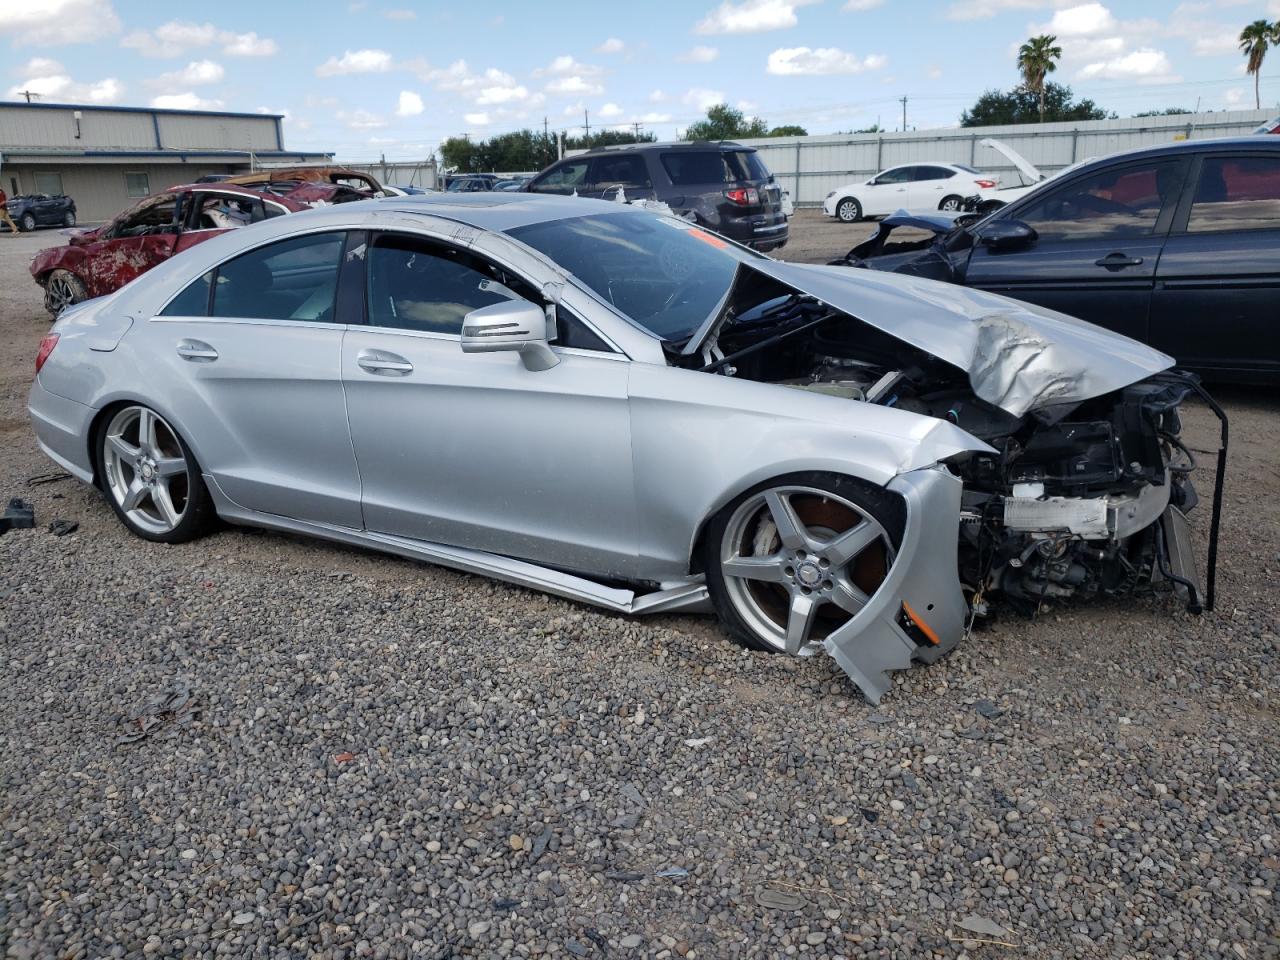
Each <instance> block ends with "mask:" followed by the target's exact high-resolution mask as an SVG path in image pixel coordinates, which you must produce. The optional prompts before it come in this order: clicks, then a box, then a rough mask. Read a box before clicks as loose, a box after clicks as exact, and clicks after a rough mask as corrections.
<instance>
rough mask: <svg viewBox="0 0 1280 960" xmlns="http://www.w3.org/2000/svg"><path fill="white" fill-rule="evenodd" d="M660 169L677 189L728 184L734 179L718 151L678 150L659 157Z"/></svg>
mask: <svg viewBox="0 0 1280 960" xmlns="http://www.w3.org/2000/svg"><path fill="white" fill-rule="evenodd" d="M660 159H661V161H662V169H664V170H666V171H667V176H668V177H670V178H671V182H672V183H673V184H675V185H676V186H677V187H684V186H690V185H699V184H708V183H728V182H729V181H731V180H733V179H734V177H733V175H732V173H731V171H730V170H729V168H728V167H727V166H726V165H725V162H724V157H723V156H722V154H721V152H720V151H719V150H680V151H677V152H675V153H664V154H662V155H661V157H660Z"/></svg>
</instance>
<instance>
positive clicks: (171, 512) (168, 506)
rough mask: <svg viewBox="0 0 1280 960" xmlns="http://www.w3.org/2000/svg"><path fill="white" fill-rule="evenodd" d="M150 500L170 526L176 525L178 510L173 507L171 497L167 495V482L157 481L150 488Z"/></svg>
mask: <svg viewBox="0 0 1280 960" xmlns="http://www.w3.org/2000/svg"><path fill="white" fill-rule="evenodd" d="M151 502H152V503H154V504H155V505H156V509H157V510H159V511H160V516H162V517H164V522H165V523H167V524H168V525H169V526H170V527H176V526H177V525H178V511H177V510H176V509H174V506H173V497H171V496H170V495H169V485H168V484H167V483H157V484H156V485H155V486H153V487H152V488H151Z"/></svg>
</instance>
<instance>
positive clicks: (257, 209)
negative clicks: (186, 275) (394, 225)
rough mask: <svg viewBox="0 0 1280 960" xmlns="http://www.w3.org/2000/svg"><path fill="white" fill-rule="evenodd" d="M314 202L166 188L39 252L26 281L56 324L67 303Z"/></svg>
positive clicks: (214, 186)
mask: <svg viewBox="0 0 1280 960" xmlns="http://www.w3.org/2000/svg"><path fill="white" fill-rule="evenodd" d="M326 186H327V185H326ZM330 189H333V188H332V187H331V188H330ZM316 199H318V198H315V199H311V200H310V202H304V201H303V200H301V198H293V197H290V196H288V195H287V194H285V195H279V194H276V193H273V192H268V191H265V190H254V189H248V188H246V187H242V186H237V185H234V184H228V183H195V184H188V185H186V186H181V187H173V188H171V189H169V190H166V191H165V192H163V193H158V194H156V195H155V196H151V197H147V198H146V199H145V200H143V201H141V202H140V203H138V204H136V205H135V206H132V207H130V208H129V209H128V210H126V211H124V213H121V214H120V215H119V216H117V217H116V218H115V219H114V220H112V221H111V222H109V223H107V224H104V225H103V226H101V227H98V228H97V229H96V230H84V231H81V232H79V233H76V234H73V235H72V236H71V237H70V241H69V242H68V243H67V245H66V246H63V247H51V248H49V249H48V250H41V251H40V252H39V253H37V254H36V255H35V258H34V259H33V260H32V261H31V275H32V276H33V277H35V280H36V283H38V284H40V286H42V287H44V306H45V309H46V310H48V311H49V313H51V314H52V315H53V316H55V317H56V316H58V314H60V313H61V312H62V311H63V310H64V309H66V308H67V307H68V306H69V305H71V304H73V303H79V302H80V301H81V300H88V299H89V298H91V297H101V296H105V295H106V294H108V293H113V292H115V291H116V290H119V289H120V288H121V287H123V286H124V285H125V284H126V283H128V282H129V281H130V280H132V279H133V278H134V277H136V276H139V275H140V274H143V273H146V272H147V271H148V270H150V269H151V268H152V267H154V266H155V265H156V264H158V263H163V262H164V261H165V260H168V259H169V258H170V257H172V256H173V255H174V254H175V253H181V252H182V251H183V250H186V249H187V248H188V247H192V246H195V245H196V244H197V243H199V242H200V241H202V240H207V239H208V238H209V237H215V236H217V235H218V234H220V233H223V232H224V231H227V230H232V229H235V228H236V227H243V226H246V225H248V224H250V223H257V222H258V221H260V220H266V219H268V218H270V217H279V216H283V215H284V214H287V213H297V212H298V211H301V210H306V209H307V208H308V207H310V206H312V205H314V204H315V202H316ZM329 202H333V201H329Z"/></svg>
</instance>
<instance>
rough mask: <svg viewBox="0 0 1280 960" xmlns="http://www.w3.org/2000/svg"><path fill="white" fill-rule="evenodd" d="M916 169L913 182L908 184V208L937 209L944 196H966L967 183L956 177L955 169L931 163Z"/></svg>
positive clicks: (920, 209)
mask: <svg viewBox="0 0 1280 960" xmlns="http://www.w3.org/2000/svg"><path fill="white" fill-rule="evenodd" d="M914 169H915V173H914V174H913V175H912V177H911V182H910V183H908V184H907V201H908V202H907V209H908V210H916V211H925V210H937V209H938V208H939V206H940V205H941V204H942V200H943V198H944V197H947V196H951V195H955V196H959V197H963V196H964V192H965V184H964V183H963V181H959V180H958V178H956V172H955V171H954V170H949V169H947V168H946V167H937V166H933V165H931V164H920V165H919V166H917V167H915V168H914ZM969 192H970V193H973V192H976V191H974V190H970V191H969Z"/></svg>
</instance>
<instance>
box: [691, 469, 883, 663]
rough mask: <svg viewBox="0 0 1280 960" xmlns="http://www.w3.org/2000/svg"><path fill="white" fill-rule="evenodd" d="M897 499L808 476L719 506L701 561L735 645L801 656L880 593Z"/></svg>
mask: <svg viewBox="0 0 1280 960" xmlns="http://www.w3.org/2000/svg"><path fill="white" fill-rule="evenodd" d="M902 520H903V518H902V506H901V501H899V500H898V498H896V497H895V496H894V495H893V494H891V493H888V492H887V491H885V490H882V489H880V488H878V487H875V486H873V485H871V484H868V483H865V482H862V481H859V480H855V479H853V478H851V477H842V476H836V475H831V474H821V473H804V474H792V475H790V476H786V477H780V478H778V479H776V480H771V481H767V482H766V483H763V484H760V485H758V486H756V487H754V488H753V489H751V490H749V491H747V493H745V494H743V495H742V496H740V497H738V498H737V499H736V500H734V501H733V502H732V503H730V504H729V505H728V506H727V507H725V508H724V509H723V510H721V511H720V512H719V513H718V514H716V516H715V517H714V518H712V520H711V523H710V525H709V527H708V530H707V535H706V538H705V540H704V544H705V547H704V550H705V552H704V555H703V564H704V568H705V570H706V575H707V588H708V590H709V592H710V594H711V599H712V602H713V603H714V604H715V607H716V611H717V613H718V614H719V615H720V619H721V621H722V622H723V623H724V625H725V627H726V628H727V629H728V631H729V633H730V635H731V636H732V637H733V638H734V639H735V640H736V641H738V642H739V643H741V644H742V645H744V646H746V647H750V648H752V649H756V650H764V651H768V652H772V653H789V654H807V653H812V652H814V651H816V650H817V649H818V648H819V647H820V645H821V641H822V640H823V639H825V638H826V637H829V636H831V635H832V634H833V633H835V632H836V631H838V630H840V629H841V628H843V627H844V626H845V625H846V624H848V623H849V621H850V620H852V619H853V618H854V617H855V616H856V615H857V614H858V612H859V611H860V610H862V608H863V607H864V606H866V604H867V603H868V602H869V601H870V599H871V597H872V596H873V595H874V594H875V593H876V591H877V590H879V589H880V586H881V584H883V582H884V580H885V578H886V577H887V576H888V573H889V569H890V567H892V565H893V559H894V552H895V549H896V543H897V542H898V541H899V540H900V537H901V528H902Z"/></svg>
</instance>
